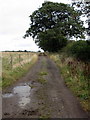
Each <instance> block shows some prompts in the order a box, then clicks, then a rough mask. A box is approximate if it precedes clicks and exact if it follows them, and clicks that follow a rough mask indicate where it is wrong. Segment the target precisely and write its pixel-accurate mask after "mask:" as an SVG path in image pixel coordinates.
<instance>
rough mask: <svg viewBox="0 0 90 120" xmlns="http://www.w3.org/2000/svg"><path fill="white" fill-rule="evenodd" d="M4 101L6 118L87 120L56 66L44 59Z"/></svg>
mask: <svg viewBox="0 0 90 120" xmlns="http://www.w3.org/2000/svg"><path fill="white" fill-rule="evenodd" d="M2 101H3V104H2V111H3V118H87V113H86V112H85V111H83V110H82V108H81V106H80V104H79V101H78V100H77V99H76V97H75V96H73V94H72V92H71V91H70V90H69V89H68V88H67V87H66V86H65V83H64V80H63V79H62V78H61V76H60V72H59V70H58V68H57V67H56V65H55V63H54V62H53V61H52V60H50V59H49V58H48V57H44V56H41V57H39V59H38V61H37V63H36V64H35V65H34V66H33V67H32V69H31V70H30V71H29V72H28V73H27V75H26V76H25V77H23V78H22V79H20V80H19V81H18V82H17V83H15V84H14V85H12V86H11V87H9V88H8V89H6V90H4V91H3V99H2Z"/></svg>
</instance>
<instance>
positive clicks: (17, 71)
mask: <svg viewBox="0 0 90 120" xmlns="http://www.w3.org/2000/svg"><path fill="white" fill-rule="evenodd" d="M1 56H2V87H7V86H8V85H10V84H11V83H13V82H14V81H16V80H17V79H19V78H20V77H21V76H23V75H24V73H26V72H27V70H28V69H29V67H30V66H32V65H33V64H34V62H35V61H36V60H37V54H36V53H31V52H2V55H1Z"/></svg>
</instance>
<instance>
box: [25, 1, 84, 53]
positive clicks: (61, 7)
mask: <svg viewBox="0 0 90 120" xmlns="http://www.w3.org/2000/svg"><path fill="white" fill-rule="evenodd" d="M80 14H81V13H80V12H78V11H75V10H74V8H73V7H71V6H70V5H68V4H63V3H53V2H49V1H47V2H44V3H43V4H42V7H41V8H39V9H38V10H35V11H34V12H33V13H32V15H30V20H31V24H30V27H29V29H28V30H27V31H26V34H25V36H24V38H25V37H29V36H32V37H33V38H34V39H35V42H36V43H37V45H38V46H39V47H40V48H42V49H44V50H45V51H49V52H51V51H52V52H55V51H58V50H60V49H61V48H62V47H63V46H65V45H66V43H67V38H70V37H72V36H74V37H76V38H78V37H84V34H83V32H84V27H83V22H82V21H81V20H80V17H79V16H80Z"/></svg>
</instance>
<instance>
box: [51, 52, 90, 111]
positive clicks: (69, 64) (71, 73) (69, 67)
mask: <svg viewBox="0 0 90 120" xmlns="http://www.w3.org/2000/svg"><path fill="white" fill-rule="evenodd" d="M50 58H51V59H53V60H54V61H55V62H56V64H57V65H58V66H59V68H60V72H61V74H62V76H63V78H64V80H65V83H66V85H67V86H68V87H69V88H70V89H71V90H72V91H73V92H74V94H75V95H76V96H77V97H78V98H79V100H80V103H81V105H82V107H83V108H84V109H85V110H87V111H90V108H89V100H90V94H89V89H90V81H89V80H90V63H89V62H87V63H85V62H82V61H80V60H77V59H75V58H73V57H68V56H66V55H65V54H63V53H61V54H52V55H50Z"/></svg>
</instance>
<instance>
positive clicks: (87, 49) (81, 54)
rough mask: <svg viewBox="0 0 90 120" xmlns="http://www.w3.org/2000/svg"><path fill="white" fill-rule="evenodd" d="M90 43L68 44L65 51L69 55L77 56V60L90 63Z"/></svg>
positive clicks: (81, 41) (77, 42)
mask: <svg viewBox="0 0 90 120" xmlns="http://www.w3.org/2000/svg"><path fill="white" fill-rule="evenodd" d="M89 43H90V42H89V41H83V40H79V41H76V42H75V41H74V42H71V43H68V45H67V46H66V48H64V51H66V53H67V54H69V55H72V56H75V57H76V58H77V59H79V60H82V61H90V44H89Z"/></svg>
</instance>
